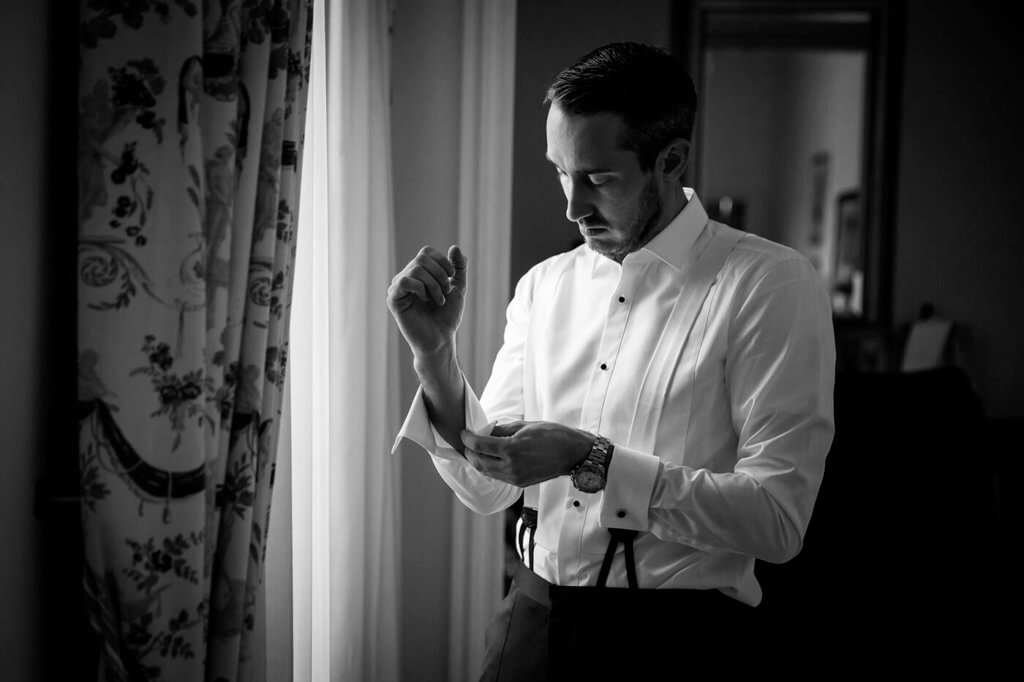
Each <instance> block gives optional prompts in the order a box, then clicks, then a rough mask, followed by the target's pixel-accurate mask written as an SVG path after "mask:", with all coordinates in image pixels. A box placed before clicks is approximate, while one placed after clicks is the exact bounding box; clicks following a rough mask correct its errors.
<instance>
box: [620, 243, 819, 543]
mask: <svg viewBox="0 0 1024 682" xmlns="http://www.w3.org/2000/svg"><path fill="white" fill-rule="evenodd" d="M734 308H735V311H734V312H733V316H732V322H731V325H730V329H729V335H728V347H727V350H726V357H725V369H724V372H725V377H724V378H725V399H726V400H728V401H729V407H730V410H731V414H732V425H733V429H734V431H735V433H736V437H737V453H736V465H735V467H734V469H733V471H731V472H723V473H716V472H712V471H709V470H707V469H695V468H693V467H688V466H681V465H676V464H671V463H668V462H661V461H660V458H659V457H658V456H657V453H640V452H634V451H632V450H629V449H628V448H620V447H617V448H616V451H615V453H614V455H613V457H612V463H611V468H610V470H609V478H608V487H607V489H606V493H605V495H606V497H605V502H604V504H603V505H602V507H603V508H602V511H601V525H603V526H605V525H609V526H616V527H627V528H634V529H636V530H649V531H650V532H652V533H653V534H655V535H656V536H657V537H659V538H661V539H663V540H667V541H674V542H681V543H685V544H688V545H690V546H692V547H696V548H697V549H701V550H703V551H709V552H716V551H722V550H725V551H732V552H738V553H742V554H746V555H749V556H753V557H755V558H759V559H763V560H765V561H769V562H773V563H781V562H783V561H787V560H789V559H791V558H792V557H794V556H796V554H797V553H798V552H799V551H800V547H801V545H802V542H803V536H804V532H805V531H806V528H807V523H808V521H809V520H810V515H811V510H812V508H813V505H814V501H815V498H816V496H817V492H818V488H819V486H820V484H821V478H822V474H823V472H824V466H825V456H826V454H827V452H828V449H829V447H830V446H831V443H832V437H833V434H834V431H835V426H834V420H833V406H832V392H833V385H834V380H835V341H834V336H833V331H832V317H831V307H830V305H829V302H828V297H827V294H826V292H825V290H824V287H823V285H822V284H821V282H820V279H819V278H818V275H817V273H816V272H815V271H814V269H813V267H812V266H811V265H810V264H809V263H808V262H807V261H806V260H804V259H792V260H787V261H783V262H781V263H779V264H777V265H776V266H775V267H773V268H772V269H771V270H769V271H768V272H767V273H766V274H765V275H764V276H762V277H761V278H760V279H759V281H758V282H757V283H756V284H755V285H754V286H753V287H752V288H751V289H750V291H749V293H748V294H747V295H745V296H742V297H739V298H738V299H735V302H734ZM630 500H632V502H630ZM645 504H646V505H647V508H646V509H644V505H645ZM623 511H624V512H626V513H625V514H624V515H622V514H620V512H623Z"/></svg>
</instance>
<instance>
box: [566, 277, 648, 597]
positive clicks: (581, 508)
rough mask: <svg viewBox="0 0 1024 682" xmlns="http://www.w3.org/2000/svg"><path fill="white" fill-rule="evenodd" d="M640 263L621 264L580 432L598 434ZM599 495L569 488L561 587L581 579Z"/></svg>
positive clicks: (588, 389) (596, 519)
mask: <svg viewBox="0 0 1024 682" xmlns="http://www.w3.org/2000/svg"><path fill="white" fill-rule="evenodd" d="M639 268H640V264H639V263H624V264H623V266H622V268H621V271H620V275H619V283H618V286H617V287H616V288H615V291H614V293H613V294H612V296H611V299H610V300H609V301H608V307H607V313H606V316H605V324H604V330H603V331H602V333H601V342H600V345H599V349H600V350H599V351H598V356H597V358H596V359H595V363H594V368H593V370H592V372H591V375H590V382H589V386H588V388H587V393H586V398H585V399H584V402H583V409H582V411H581V415H580V428H582V429H584V430H586V431H589V432H591V433H594V434H601V435H605V434H602V433H601V415H602V412H603V411H604V405H605V401H606V399H607V397H608V387H609V384H610V383H611V377H612V372H614V371H615V366H616V364H617V362H618V358H619V353H620V351H621V349H622V340H623V336H624V334H625V330H626V321H627V320H628V319H629V311H630V307H631V305H632V302H633V291H634V290H635V284H636V282H637V279H638V277H639ZM601 494H602V493H596V494H593V495H589V494H586V493H581V492H579V491H578V490H576V488H575V487H573V486H572V485H569V486H568V491H567V496H566V500H565V505H566V509H565V515H564V520H563V523H562V529H561V533H560V535H559V545H560V546H559V556H560V557H568V558H569V559H568V560H567V561H561V562H560V564H561V566H560V573H561V576H560V577H561V580H562V584H579V583H580V581H581V580H582V578H583V576H582V575H581V569H582V568H583V561H582V550H583V540H584V537H585V534H586V533H588V532H593V528H595V527H596V526H597V523H598V510H599V508H600V507H599V505H598V502H599V500H600V496H601Z"/></svg>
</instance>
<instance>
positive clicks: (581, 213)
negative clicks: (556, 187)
mask: <svg viewBox="0 0 1024 682" xmlns="http://www.w3.org/2000/svg"><path fill="white" fill-rule="evenodd" d="M565 202H566V205H565V217H566V218H568V219H569V220H571V221H573V222H574V223H578V222H579V221H580V220H582V219H584V218H586V217H587V216H589V215H590V214H592V213H593V212H594V204H593V190H592V189H591V188H590V187H587V186H586V183H585V182H582V181H580V180H569V181H567V182H566V183H565Z"/></svg>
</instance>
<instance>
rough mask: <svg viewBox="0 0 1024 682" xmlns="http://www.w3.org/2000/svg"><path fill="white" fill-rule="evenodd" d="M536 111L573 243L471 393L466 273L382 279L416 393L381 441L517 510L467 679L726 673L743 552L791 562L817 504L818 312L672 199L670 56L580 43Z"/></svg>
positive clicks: (793, 273)
mask: <svg viewBox="0 0 1024 682" xmlns="http://www.w3.org/2000/svg"><path fill="white" fill-rule="evenodd" d="M545 102H546V104H547V105H548V114H547V129H546V134H547V157H548V159H549V160H550V161H551V163H552V165H553V167H554V170H555V172H556V173H557V176H558V180H559V182H561V185H562V189H563V191H564V193H565V197H566V201H567V208H566V217H567V218H568V219H569V220H571V221H573V222H575V223H576V224H577V225H578V226H579V230H580V233H581V234H582V235H583V237H584V239H585V242H586V244H585V245H584V246H581V247H579V248H577V249H574V250H572V251H570V252H567V253H562V254H559V255H557V256H554V257H552V258H549V259H547V260H545V261H543V262H541V263H539V264H537V265H536V266H534V267H533V268H532V269H531V270H530V271H529V272H528V273H527V274H526V275H525V276H524V277H523V278H522V279H521V280H520V281H519V283H518V285H517V287H516V292H515V296H514V298H513V300H512V302H511V303H510V304H509V306H508V310H507V325H506V329H505V338H504V344H503V346H502V348H501V350H500V352H499V353H498V356H497V359H496V360H495V363H494V367H493V370H492V373H491V377H490V380H489V381H488V383H487V386H486V388H485V390H484V392H483V394H482V396H481V398H480V399H477V397H476V395H475V393H474V391H473V389H472V387H470V386H469V385H468V384H467V382H466V381H465V379H464V377H463V375H462V373H461V371H460V369H459V365H458V360H457V357H456V351H455V332H456V330H457V328H458V326H459V323H460V320H461V315H462V309H463V301H464V297H465V295H466V292H467V286H468V285H467V281H468V280H467V267H468V264H467V262H466V258H465V257H464V256H463V254H462V253H461V252H460V251H459V249H458V247H456V246H453V247H451V248H450V249H448V252H447V255H446V254H443V253H441V252H439V251H436V250H434V249H431V248H429V247H427V248H424V249H423V250H422V251H420V253H419V254H418V255H417V256H416V258H415V259H414V260H413V261H412V262H410V263H409V265H408V266H407V267H406V268H405V269H403V270H402V271H401V272H400V273H398V274H397V275H396V276H395V278H394V280H393V282H392V285H391V287H390V289H389V292H388V305H389V307H390V309H391V311H392V313H393V315H394V317H395V319H396V321H397V322H398V325H399V328H400V329H401V331H402V334H403V335H404V337H405V339H406V341H407V342H408V343H409V345H410V347H411V348H412V351H413V355H414V365H415V369H416V373H417V375H418V376H419V379H420V383H421V388H420V392H419V394H418V395H417V396H416V398H415V400H414V403H413V407H412V410H411V411H410V413H409V417H408V419H407V420H406V423H405V425H404V426H403V429H402V431H401V434H400V435H402V436H405V437H407V438H410V439H412V440H414V441H416V442H417V443H419V444H420V445H422V446H423V447H424V448H425V449H426V450H427V451H428V452H430V454H431V456H432V459H433V462H434V464H435V466H436V468H437V470H438V472H439V473H440V475H441V476H442V478H443V479H444V480H445V481H446V482H447V483H448V485H449V486H450V487H451V488H452V490H453V491H454V492H455V494H456V495H457V496H458V497H459V499H460V500H462V502H463V503H465V504H466V505H467V506H468V507H470V508H471V509H473V510H474V511H476V512H478V513H481V514H490V513H495V512H498V511H501V510H503V509H506V508H507V507H509V506H511V505H512V504H514V503H515V502H516V501H517V500H518V499H519V498H520V496H524V500H525V508H524V514H523V520H522V521H521V522H520V524H521V525H520V533H519V534H518V535H519V538H520V542H519V545H520V547H519V550H520V553H521V556H522V558H523V562H524V563H523V565H521V566H520V567H519V569H518V571H517V573H516V576H515V580H514V582H513V586H512V588H511V590H510V592H509V594H508V596H507V597H506V598H505V600H504V601H503V602H502V606H501V608H500V609H499V612H498V614H497V615H496V616H495V620H494V621H493V622H492V624H491V626H490V627H489V628H488V633H487V654H486V659H487V660H486V661H485V664H484V678H485V679H501V680H505V679H522V680H535V679H545V677H547V678H548V679H562V678H568V677H571V678H574V679H575V678H579V679H594V678H602V677H604V676H606V675H618V676H623V675H629V676H630V678H631V679H645V676H646V675H651V674H655V673H659V672H665V671H669V672H673V671H674V672H678V673H692V672H695V671H698V670H701V671H702V670H704V669H705V667H704V666H705V664H707V666H706V669H708V670H722V669H723V668H722V666H727V665H730V664H731V663H730V662H731V661H733V660H735V659H723V658H721V657H720V656H721V655H723V654H729V653H730V652H737V651H738V652H742V651H743V650H744V647H745V646H746V643H747V642H748V641H750V638H751V637H752V635H751V633H750V632H749V626H750V614H752V613H753V609H751V608H750V607H752V606H756V605H757V604H758V602H759V601H760V600H761V589H760V586H759V585H758V582H757V579H756V578H755V576H754V561H755V559H762V560H765V561H770V562H783V561H786V560H788V559H790V558H792V557H793V556H795V555H796V554H797V552H799V550H800V546H801V542H802V539H803V535H804V531H805V529H806V527H807V523H808V520H809V518H810V514H811V509H812V507H813V504H814V500H815V496H816V495H817V491H818V487H819V484H820V481H821V477H822V472H823V470H824V461H825V454H826V452H827V451H828V449H829V446H830V444H831V440H832V435H833V430H834V427H833V419H832V387H833V379H834V364H835V350H834V341H833V336H832V327H831V314H830V309H829V304H828V299H827V296H826V293H825V291H824V287H823V286H822V284H821V283H820V280H819V278H818V276H817V274H816V273H815V271H814V269H813V267H812V266H811V265H810V264H809V263H808V262H807V260H806V259H805V258H803V257H802V256H801V255H800V254H798V253H797V252H795V251H793V250H792V249H789V248H786V247H784V246H781V245H778V244H774V243H772V242H769V241H767V240H764V239H762V238H760V237H756V236H754V235H748V234H746V233H742V232H739V231H737V230H733V229H732V228H729V227H727V226H725V225H722V224H719V223H716V222H714V221H709V220H708V217H707V213H706V212H705V210H704V208H703V207H702V206H701V204H700V201H699V199H698V198H697V196H696V195H695V194H694V193H693V191H692V190H690V189H686V188H683V187H682V185H681V177H682V174H683V170H684V169H685V167H686V163H687V160H688V157H689V150H690V137H691V133H692V128H693V121H694V114H695V109H696V95H695V93H694V88H693V84H692V82H691V80H690V78H689V76H687V75H686V73H685V72H684V71H683V70H682V69H681V68H680V67H679V66H678V65H677V64H676V62H675V61H674V60H673V59H672V58H671V56H669V55H668V54H667V53H666V52H664V51H663V50H660V49H657V48H652V47H648V46H644V45H639V44H633V43H619V44H613V45H608V46H605V47H602V48H599V49H598V50H595V51H594V52H592V53H590V54H588V55H586V56H585V57H583V58H582V59H580V61H578V62H577V63H576V64H574V65H573V66H570V67H569V68H567V69H566V70H564V71H563V72H562V73H561V74H559V75H558V77H557V78H556V79H555V81H554V82H553V83H552V85H551V87H550V88H549V90H548V93H547V98H546V100H545ZM752 161H753V162H756V160H752ZM494 421H500V422H501V424H500V425H498V426H497V427H495V428H494V430H493V432H490V433H489V434H488V431H489V430H488V428H487V427H488V425H489V424H490V422H494ZM534 520H535V521H534ZM616 588H625V589H616ZM716 656H717V657H716Z"/></svg>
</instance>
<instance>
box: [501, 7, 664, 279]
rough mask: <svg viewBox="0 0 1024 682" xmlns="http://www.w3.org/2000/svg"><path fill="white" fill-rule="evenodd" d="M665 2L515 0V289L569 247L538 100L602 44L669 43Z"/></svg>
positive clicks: (573, 232) (571, 231)
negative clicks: (565, 71)
mask: <svg viewBox="0 0 1024 682" xmlns="http://www.w3.org/2000/svg"><path fill="white" fill-rule="evenodd" d="M670 5H671V3H670V2H669V1H668V0H657V1H648V2H629V1H628V0H590V1H584V0H519V5H518V7H519V11H518V14H517V17H516V21H517V22H518V23H517V34H518V35H517V38H516V93H515V108H516V110H515V141H514V158H513V169H512V182H513V185H512V265H511V268H510V277H511V282H512V285H513V287H514V286H515V283H516V282H517V281H518V280H519V278H520V277H522V276H523V274H525V273H526V271H527V270H528V269H529V268H530V266H531V265H533V264H534V263H537V262H538V261H540V260H543V259H544V258H547V257H548V256H551V255H554V254H556V253H558V252H560V251H565V250H566V249H567V248H570V247H572V246H575V245H576V244H577V243H578V242H577V241H576V239H577V237H578V236H579V232H578V231H577V229H576V227H575V225H574V224H572V223H569V222H568V221H567V220H566V219H565V197H564V196H563V195H562V189H561V187H560V186H559V184H558V180H557V179H556V177H555V171H554V169H553V167H552V166H551V164H550V163H549V162H548V161H547V159H546V158H544V152H545V148H546V141H545V137H544V122H545V119H546V116H547V111H546V109H545V108H544V106H543V105H542V102H543V100H544V93H545V92H546V91H547V87H548V85H549V83H550V82H551V79H552V78H554V77H555V76H556V75H557V74H558V72H559V71H561V70H562V69H563V68H565V67H566V66H569V65H570V64H572V63H573V62H574V61H576V59H578V58H579V57H582V56H583V55H584V54H586V53H587V52H589V51H590V50H592V49H594V48H597V47H600V46H601V45H604V44H606V43H611V42H618V41H626V40H632V41H639V42H645V43H651V44H655V45H660V46H662V47H665V48H668V47H669V46H670V42H671V32H670V22H669V7H670Z"/></svg>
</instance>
